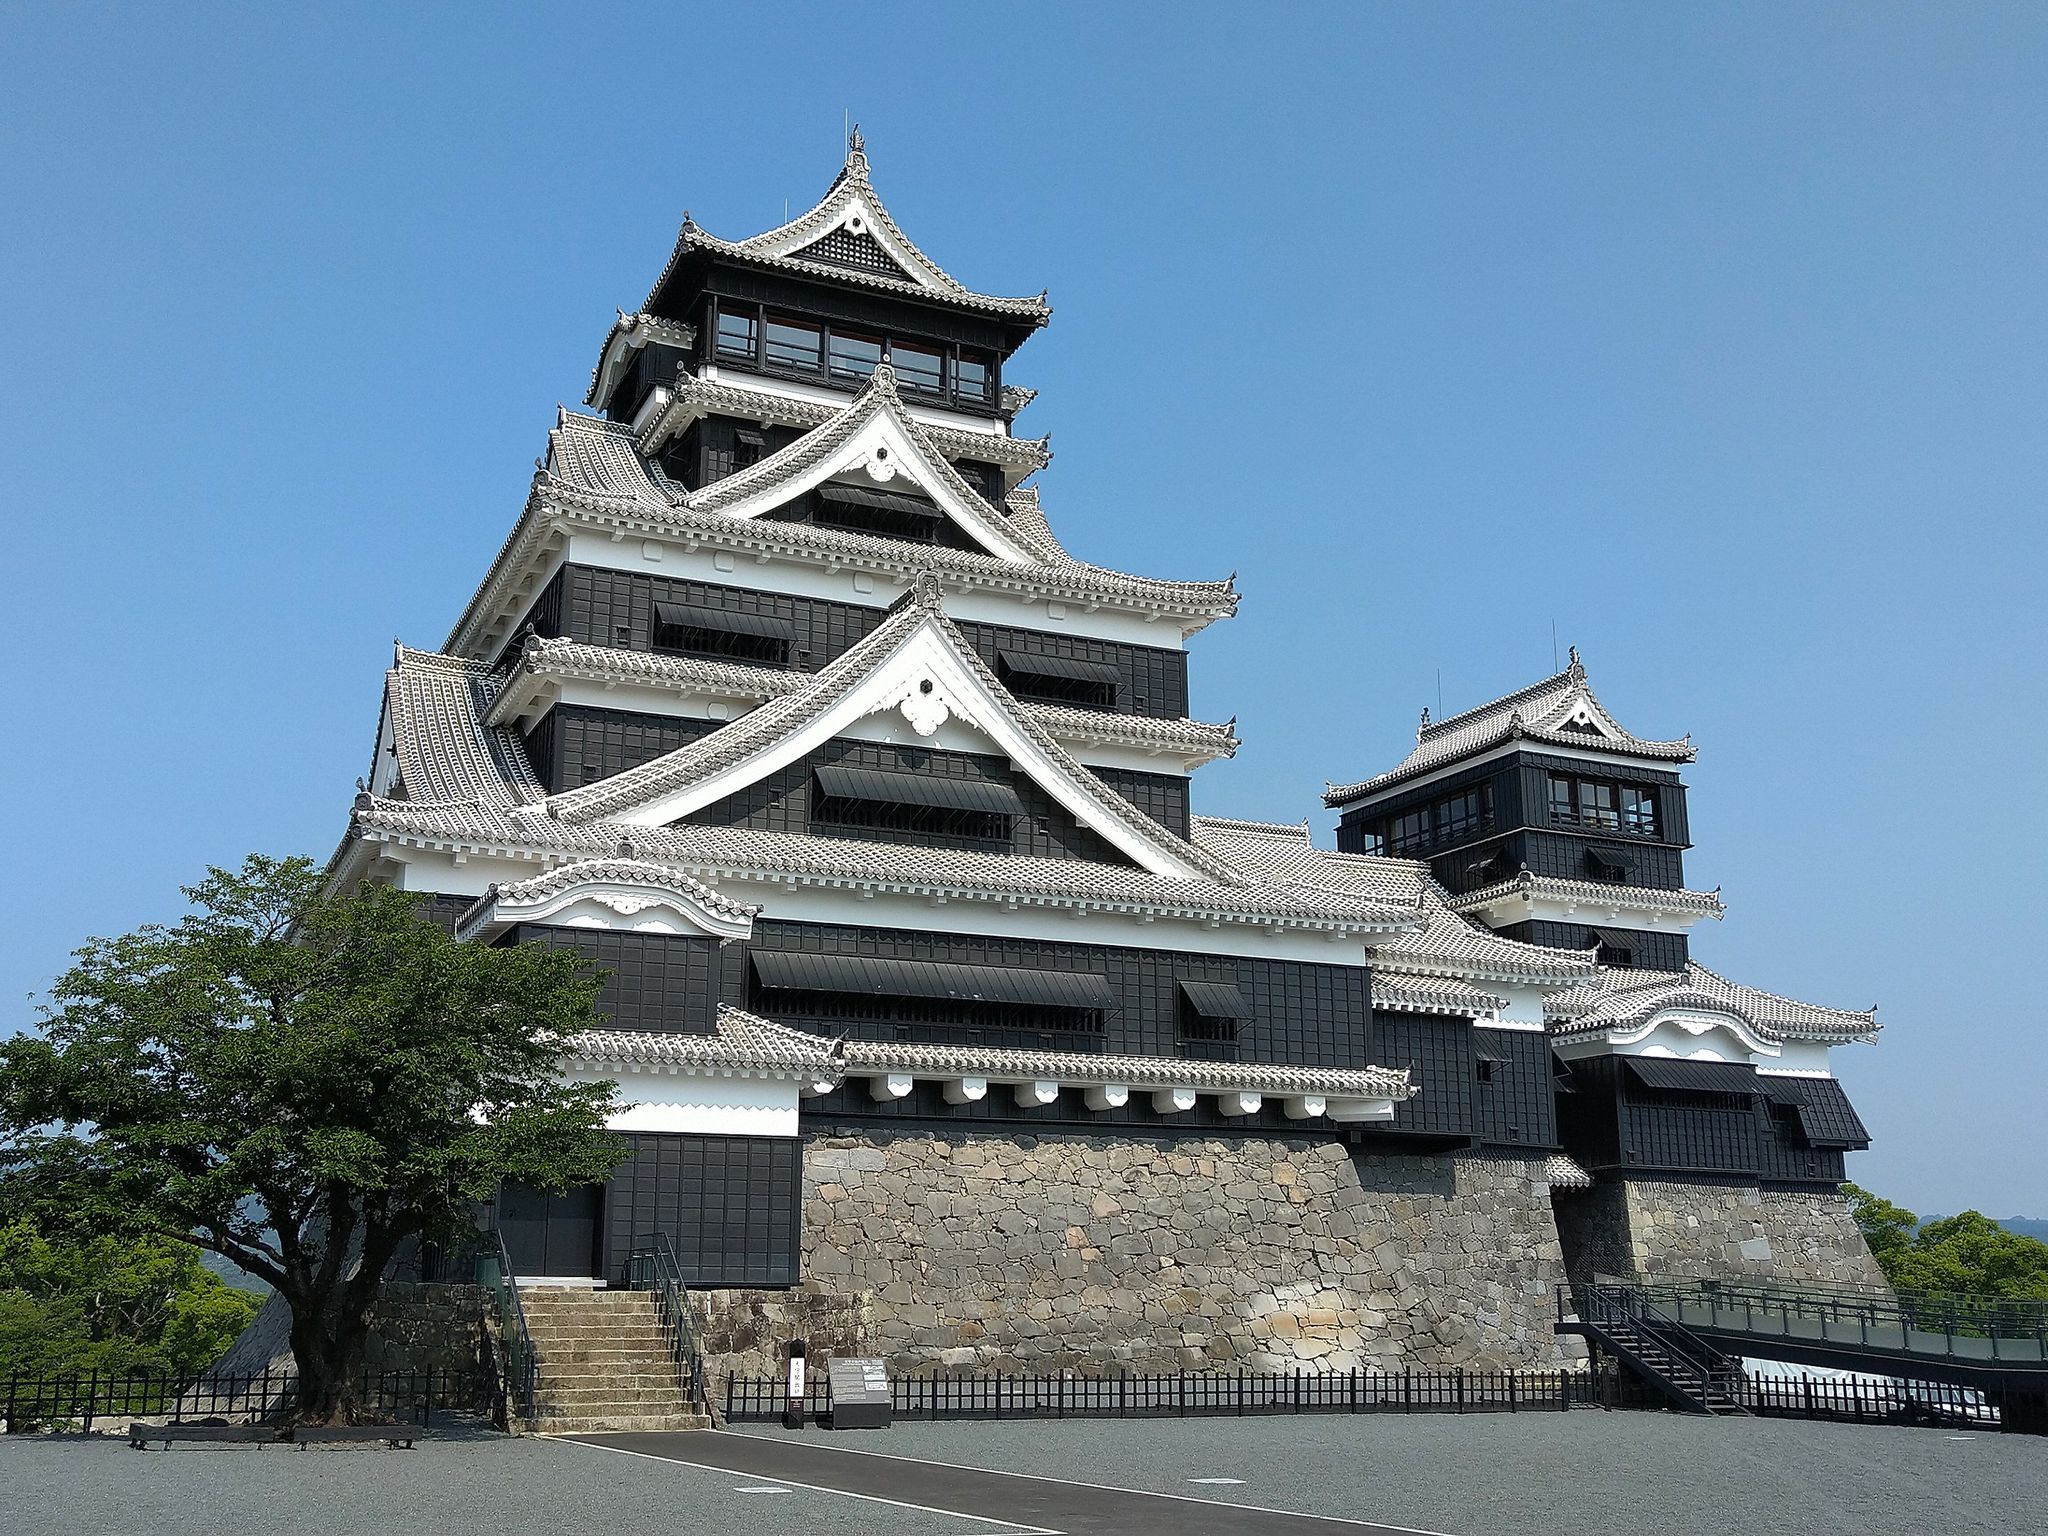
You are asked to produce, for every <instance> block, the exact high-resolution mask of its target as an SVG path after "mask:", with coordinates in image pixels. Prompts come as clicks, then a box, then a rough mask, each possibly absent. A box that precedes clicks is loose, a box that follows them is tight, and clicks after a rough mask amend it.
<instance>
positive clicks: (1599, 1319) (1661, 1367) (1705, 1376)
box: [1556, 1282, 1749, 1416]
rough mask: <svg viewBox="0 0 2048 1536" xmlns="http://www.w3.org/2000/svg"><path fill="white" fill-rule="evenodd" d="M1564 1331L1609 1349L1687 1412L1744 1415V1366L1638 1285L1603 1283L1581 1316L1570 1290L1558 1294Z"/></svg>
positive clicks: (1560, 1289)
mask: <svg viewBox="0 0 2048 1536" xmlns="http://www.w3.org/2000/svg"><path fill="white" fill-rule="evenodd" d="M1557 1311H1558V1321H1557V1328H1556V1331H1557V1332H1559V1333H1576V1334H1579V1335H1580V1336H1582V1337H1584V1338H1585V1339H1586V1340H1587V1341H1588V1342H1590V1343H1591V1344H1593V1345H1594V1346H1595V1347H1597V1348H1599V1349H1604V1350H1606V1351H1607V1353H1608V1354H1610V1355H1612V1356H1613V1357H1614V1358H1615V1359H1616V1360H1618V1361H1619V1362H1621V1364H1623V1365H1624V1366H1626V1367H1627V1368H1628V1369H1629V1370H1630V1371H1631V1372H1633V1373H1634V1374H1635V1375H1636V1376H1637V1377H1638V1378H1640V1379H1641V1380H1642V1381H1643V1382H1645V1383H1646V1384H1647V1385H1649V1386H1651V1387H1652V1388H1654V1389H1655V1390H1656V1391H1658V1392H1660V1393H1661V1394H1663V1396H1664V1398H1665V1400H1666V1401H1668V1402H1669V1403H1670V1404H1671V1406H1672V1407H1674V1408H1676V1409H1678V1410H1679V1411H1680V1412H1683V1413H1710V1414H1741V1415H1745V1416H1746V1415H1747V1414H1748V1413H1749V1410H1748V1409H1747V1408H1745V1407H1744V1406H1743V1405H1742V1400H1741V1396H1740V1388H1741V1384H1742V1369H1741V1367H1740V1366H1738V1365H1737V1364H1736V1363H1735V1362H1734V1361H1733V1360H1731V1359H1729V1358H1728V1357H1727V1356H1726V1355H1724V1354H1722V1353H1721V1352H1720V1351H1719V1350H1717V1349H1715V1348H1714V1347H1713V1346H1712V1345H1710V1344H1708V1343H1707V1342H1706V1341H1705V1340H1704V1339H1701V1338H1700V1337H1699V1336H1698V1335H1696V1334H1694V1333H1693V1332H1692V1331H1691V1330H1690V1329H1688V1328H1687V1327H1686V1326H1685V1325H1684V1324H1683V1323H1681V1322H1679V1321H1678V1319H1677V1318H1675V1317H1672V1316H1670V1315H1669V1314H1667V1313H1665V1312H1664V1311H1662V1310H1661V1309H1660V1308H1658V1307H1657V1306H1655V1305H1654V1304H1652V1303H1651V1302H1650V1301H1648V1300H1647V1299H1646V1298H1645V1297H1644V1295H1643V1293H1642V1292H1641V1291H1640V1290H1639V1289H1637V1288H1636V1287H1634V1286H1631V1285H1623V1284H1615V1283H1607V1282H1602V1283H1597V1284H1595V1285H1593V1286H1591V1287H1589V1288H1588V1290H1587V1292H1586V1295H1585V1297H1584V1298H1583V1302H1582V1305H1581V1307H1580V1311H1579V1313H1578V1315H1577V1316H1574V1315H1573V1314H1572V1312H1571V1297H1570V1292H1569V1291H1568V1290H1567V1288H1566V1287H1564V1286H1559V1287H1558V1292H1557Z"/></svg>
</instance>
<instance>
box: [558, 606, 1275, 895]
mask: <svg viewBox="0 0 2048 1536" xmlns="http://www.w3.org/2000/svg"><path fill="white" fill-rule="evenodd" d="M887 710H897V711H900V712H901V714H902V715H903V717H904V719H905V720H906V721H908V722H909V724H910V725H911V727H912V729H914V730H915V731H916V732H917V733H918V734H919V735H921V736H929V735H932V734H934V733H935V732H936V731H937V730H938V729H939V727H940V726H942V725H944V724H945V723H946V722H947V721H948V720H958V721H960V722H961V723H962V724H964V725H966V726H968V727H970V728H972V729H973V730H975V731H978V732H979V733H980V734H981V735H983V736H985V737H986V738H987V739H988V741H989V743H990V744H991V746H992V747H993V748H994V749H995V750H996V751H997V752H1000V753H1001V754H1002V755H1004V756H1006V757H1008V758H1009V760H1010V761H1011V762H1012V763H1014V764H1015V765H1016V766H1017V768H1018V769H1019V770H1020V771H1021V772H1022V773H1024V774H1025V775H1026V776H1027V777H1028V778H1030V779H1031V780H1032V781H1033V782H1034V783H1035V784H1037V785H1038V787H1039V788H1041V789H1042V790H1044V791H1045V792H1046V794H1048V795H1049V796H1050V797H1051V798H1052V799H1053V801H1054V802H1055V803H1056V804H1058V805H1060V806H1061V807H1062V808H1064V809H1065V810H1066V811H1067V813H1068V814H1069V815H1071V816H1072V817H1073V818H1074V819H1075V821H1077V822H1078V823H1080V825H1082V826H1084V827H1086V828H1087V829H1088V830H1089V831H1091V832H1093V833H1095V834H1096V835H1097V836H1098V837H1100V838H1102V840H1103V841H1104V842H1106V843H1108V844H1109V845H1110V846H1111V847H1112V848H1114V849H1116V850H1117V852H1119V853H1121V854H1122V855H1124V856H1125V857H1126V858H1128V859H1130V860H1131V861H1132V862H1133V863H1134V864H1136V865H1137V866H1138V867H1139V868H1141V869H1144V870H1146V871H1148V872H1149V873H1151V874H1154V875H1158V876H1161V877H1163V878H1167V879H1198V878H1206V879H1210V880H1219V881H1222V882H1224V883H1226V884H1232V885H1235V884H1239V883H1241V879H1242V877H1241V876H1239V875H1238V874H1237V873H1236V871H1234V870H1232V869H1231V868H1229V866H1227V865H1225V864H1223V863H1222V862H1221V861H1220V860H1218V859H1216V858H1215V857H1214V856H1212V855H1210V854H1208V853H1206V852H1204V851H1203V850H1202V849H1200V848H1197V847H1195V846H1194V845H1193V844H1191V843H1187V842H1183V841H1182V840H1181V839H1179V838H1177V837H1175V836H1173V834H1172V833H1170V832H1168V831H1167V830H1166V829H1165V828H1163V827H1161V826H1159V824H1158V823H1156V822H1154V821H1152V820H1151V819H1150V818H1149V817H1147V816H1145V815H1143V814H1142V813H1140V812H1139V811H1137V810H1136V809H1135V808H1134V807H1133V806H1131V804H1130V803H1129V802H1128V801H1126V800H1125V799H1123V797H1122V796H1120V795H1118V794H1117V793H1116V792H1115V791H1113V790H1111V789H1110V788H1109V786H1108V785H1106V784H1104V783H1103V782H1102V780H1100V779H1099V778H1097V777H1096V776H1095V775H1094V774H1093V773H1091V772H1090V771H1089V770H1088V769H1087V768H1086V767H1084V766H1083V765H1082V764H1081V763H1080V762H1079V761H1078V760H1076V759H1075V758H1074V757H1073V755H1072V754H1071V753H1069V752H1068V751H1067V750H1066V749H1065V748H1064V747H1062V746H1060V745H1059V743H1057V742H1056V741H1054V740H1053V739H1052V737H1051V736H1049V735H1048V734H1046V732H1045V731H1044V729H1043V728H1041V727H1040V726H1038V725H1037V724H1036V723H1035V722H1033V721H1032V720H1030V719H1029V718H1028V717H1027V716H1026V715H1025V714H1024V712H1023V710H1022V709H1021V707H1020V706H1019V705H1018V703H1017V701H1016V700H1015V699H1014V698H1012V697H1011V696H1010V694H1009V693H1008V691H1007V690H1006V689H1004V687H1003V686H1002V684H1001V683H1000V682H998V681H997V680H996V677H995V674H994V673H993V672H991V671H990V670H989V668H988V666H987V664H986V663H984V662H983V661H982V660H981V658H980V657H979V656H977V655H976V654H975V652H974V649H973V647H972V646H970V645H969V644H968V643H967V640H966V638H965V637H964V636H963V635H962V634H961V633H960V632H959V630H958V629H957V628H955V627H954V625H953V623H952V621H951V620H950V619H948V618H947V617H946V616H945V614H944V613H943V612H942V611H941V610H940V607H939V595H938V582H937V579H936V578H935V577H933V576H931V575H930V574H929V573H927V574H926V575H925V576H923V577H921V578H920V579H919V583H918V588H917V590H915V591H914V592H913V593H912V594H910V595H909V596H907V597H906V598H904V599H903V600H902V601H901V602H899V603H898V604H897V606H896V607H895V608H894V609H893V610H892V611H891V613H890V616H889V617H888V619H887V620H885V621H884V622H883V623H882V625H881V626H880V627H879V628H877V629H876V630H875V631H874V633H872V634H870V635H869V636H868V637H867V638H866V639H865V640H863V641H861V642H860V644H858V645H856V646H854V647H853V648H852V649H851V650H848V651H847V652H845V653H844V654H843V655H841V656H840V657H839V658H838V659H837V660H836V661H834V662H833V663H832V664H831V665H830V666H828V667H826V668H825V669H824V670H823V671H821V672H819V673H818V674H817V675H816V676H815V677H814V678H812V679H811V681H810V684H809V686H807V687H805V688H803V689H801V690H799V691H797V692H795V693H790V694H785V695H784V696H783V697H781V698H779V699H774V700H771V701H770V702H768V703H766V704H764V705H762V706H761V707H760V708H759V709H757V710H754V711H753V712H752V713H750V714H748V715H746V716H744V717H742V718H741V719H740V720H738V721H735V722H734V723H733V724H731V725H729V726H726V727H724V728H723V729H721V730H718V731H715V732H713V733H712V734H711V735H709V736H705V737H703V738H701V739H699V740H697V741H695V742H691V743H689V744H688V745H686V746H683V747H679V748H678V749H676V750H675V751H673V752H670V753H668V754H666V755H665V756H663V757H660V758H657V759H655V760H654V761H653V762H650V763H647V764H644V765H643V766H641V767H639V768H634V769H629V770H628V771H626V772H625V773H621V774H616V775H614V776H613V777H611V778H608V779H603V780H600V781H598V782H597V783H595V784H589V785H585V786H583V787H582V788H580V789H575V790H571V791H569V792H568V793H566V794H562V795H557V796H554V797H553V798H552V799H550V800H549V801H548V807H547V808H548V811H549V813H550V814H551V815H553V816H555V817H558V818H559V819H561V820H563V821H567V822H590V821H599V820H602V821H605V822H607V823H617V824H622V825H628V826H647V827H654V826H666V825H668V824H669V823H671V822H675V821H678V820H680V819H681V818H683V817H685V816H688V815H689V814H690V813H691V812H693V811H696V810H699V809H701V808H703V807H704V806H707V805H710V804H712V803H714V802H716V801H718V800H721V799H723V798H725V797H726V796H727V795H731V794H734V793H737V792H738V791H740V790H742V789H745V788H746V787H747V786H748V785H750V784H753V783H755V782H757V781H759V780H760V779H763V778H765V777H767V776H768V775H769V774H772V773H774V772H776V771H777V770H778V769H780V768H782V767H784V766H786V765H787V764H789V763H792V762H795V761H796V760H798V759H799V758H802V757H804V756H806V755H808V754H809V753H810V752H812V751H814V750H816V749H817V748H818V747H820V746H822V745H824V744H825V743H826V742H828V741H830V740H832V739H833V738H834V737H836V736H841V735H844V734H846V732H847V731H848V729H849V728H850V727H852V726H854V725H856V724H857V723H858V722H860V721H861V720H864V719H866V718H867V717H869V716H870V715H876V714H880V713H882V712H884V711H887Z"/></svg>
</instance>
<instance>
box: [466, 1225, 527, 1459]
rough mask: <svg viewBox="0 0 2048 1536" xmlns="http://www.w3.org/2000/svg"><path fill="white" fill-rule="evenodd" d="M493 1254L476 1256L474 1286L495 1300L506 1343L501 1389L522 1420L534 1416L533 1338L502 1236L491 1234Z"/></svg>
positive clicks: (507, 1404) (500, 1330)
mask: <svg viewBox="0 0 2048 1536" xmlns="http://www.w3.org/2000/svg"><path fill="white" fill-rule="evenodd" d="M491 1238H492V1241H493V1243H494V1244H495V1251H493V1250H492V1249H490V1248H485V1249H482V1250H481V1251H479V1253H478V1254H477V1263H476V1282H477V1284H478V1285H481V1286H483V1287H484V1288H485V1289H486V1290H488V1291H490V1292H491V1294H492V1295H493V1296H494V1297H496V1299H497V1303H498V1328H499V1333H500V1334H501V1335H502V1337H503V1339H504V1343H505V1362H504V1371H503V1374H502V1383H501V1384H502V1386H503V1389H504V1393H505V1405H506V1408H507V1409H508V1411H509V1410H516V1411H517V1413H518V1416H519V1417H520V1418H523V1419H531V1418H532V1417H533V1414H534V1391H535V1387H536V1385H537V1382H538V1380H539V1376H540V1367H539V1363H538V1362H537V1361H536V1360H535V1359H534V1355H533V1335H532V1334H531V1333H529V1332H528V1331H527V1327H526V1308H525V1307H524V1306H523V1305H521V1303H520V1300H519V1277H518V1275H517V1274H515V1273H514V1272H513V1269H512V1256H511V1255H510V1254H509V1253H507V1252H506V1251H505V1234H504V1233H502V1232H498V1231H493V1232H492V1233H491Z"/></svg>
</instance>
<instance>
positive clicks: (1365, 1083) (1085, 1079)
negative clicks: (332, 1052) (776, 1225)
mask: <svg viewBox="0 0 2048 1536" xmlns="http://www.w3.org/2000/svg"><path fill="white" fill-rule="evenodd" d="M567 1055H568V1057H569V1059H570V1060H572V1061H576V1062H580V1063H584V1064H587V1065H590V1066H594V1067H598V1068H600V1069H601V1068H604V1067H608V1066H628V1067H630V1066H649V1067H662V1068H667V1067H679V1068H683V1069H686V1070H687V1069H691V1068H695V1069H697V1070H700V1071H740V1072H745V1071H753V1072H769V1073H775V1074H778V1075H784V1076H789V1075H802V1076H804V1077H807V1078H810V1079H812V1080H814V1081H818V1082H837V1081H839V1080H841V1079H842V1078H845V1077H863V1076H877V1077H879V1076H884V1075H887V1074H891V1073H904V1074H908V1075H910V1076H914V1077H981V1078H988V1079H991V1080H994V1081H997V1082H1057V1083H1062V1084H1072V1085H1074V1086H1077V1087H1078V1086H1081V1085H1087V1084H1098V1083H1121V1084H1123V1085H1124V1086H1125V1087H1128V1088H1131V1089H1134V1090H1153V1089H1161V1088H1195V1089H1200V1090H1203V1091H1207V1092H1216V1091H1224V1092H1228V1091H1232V1090H1236V1091H1240V1092H1246V1093H1261V1094H1273V1095H1276V1096H1278V1095H1293V1094H1321V1095H1323V1096H1325V1097H1329V1098H1358V1099H1396V1100H1400V1099H1408V1098H1412V1097H1414V1095H1415V1094H1416V1093H1417V1092H1418V1091H1419V1090H1418V1089H1417V1088H1416V1087H1415V1086H1414V1085H1413V1084H1412V1083H1411V1082H1410V1081H1409V1075H1408V1073H1407V1072H1406V1071H1404V1070H1400V1069H1396V1068H1390V1067H1355V1068H1345V1067H1297V1066H1284V1065H1278V1064H1274V1063H1268V1062H1222V1061H1192V1060H1184V1059H1182V1058H1179V1057H1163V1056H1115V1055H1105V1054H1099V1053H1094V1052H1082V1051H1020V1050H1006V1049H1002V1048H999V1047H994V1046H954V1045H922V1044H918V1043H916V1042H914V1041H877V1040H847V1039H832V1038H827V1037H825V1036H822V1035H814V1034H810V1033H807V1032H806V1031H803V1030H799V1029H791V1028H789V1027H788V1026H787V1025H783V1024H777V1023H774V1022H773V1021H772V1020H768V1019H763V1018H757V1017H756V1016H755V1015H753V1014H750V1013H746V1012H743V1011H742V1010H740V1009H738V1008H720V1009H719V1010H718V1031H717V1033H716V1034H712V1035H684V1034H667V1033H660V1034H657V1033H653V1032H649V1033H635V1032H632V1031H627V1030H592V1031H589V1032H588V1033H585V1034H583V1035H580V1036H578V1037H577V1039H576V1040H575V1042H574V1043H573V1044H572V1045H571V1046H570V1048H569V1050H568V1052H567Z"/></svg>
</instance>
